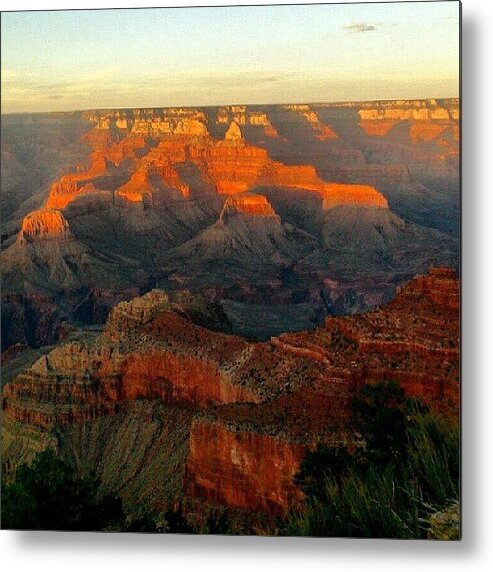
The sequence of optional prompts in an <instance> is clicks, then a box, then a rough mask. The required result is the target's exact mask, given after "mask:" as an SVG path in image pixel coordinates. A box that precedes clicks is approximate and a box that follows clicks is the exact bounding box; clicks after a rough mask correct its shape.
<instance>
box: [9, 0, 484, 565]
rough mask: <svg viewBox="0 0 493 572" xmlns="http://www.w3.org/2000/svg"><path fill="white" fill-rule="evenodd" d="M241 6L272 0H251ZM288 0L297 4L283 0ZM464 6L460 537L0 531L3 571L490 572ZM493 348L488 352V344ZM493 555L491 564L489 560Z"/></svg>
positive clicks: (471, 37) (479, 268) (479, 8)
mask: <svg viewBox="0 0 493 572" xmlns="http://www.w3.org/2000/svg"><path fill="white" fill-rule="evenodd" d="M230 3H231V2H227V1H224V0H214V1H213V2H207V1H204V0H202V1H201V0H195V1H189V2H187V1H183V0H181V1H180V0H172V1H169V0H168V1H167V2H163V1H153V0H146V1H143V2H139V3H136V2H135V0H104V1H103V0H100V1H99V2H97V1H94V0H92V1H91V0H90V1H86V2H81V1H74V0H64V1H63V0H49V1H47V0H38V2H36V1H35V0H31V1H28V0H2V3H1V9H2V10H20V9H59V8H97V7H137V6H139V5H140V6H149V7H150V6H160V7H164V6H166V5H168V6H189V5H195V6H198V5H203V6H207V5H212V4H213V5H229V4H230ZM237 3H241V4H268V3H269V2H265V1H262V0H258V1H256V2H252V1H248V0H243V1H242V2H237ZM284 3H286V4H288V3H290V4H296V3H297V2H296V1H289V0H285V2H284ZM492 6H493V3H491V2H486V1H485V0H464V3H463V61H462V64H463V65H462V72H463V267H462V276H463V398H464V403H463V467H464V468H463V503H464V509H463V510H464V515H463V516H464V522H463V524H464V529H463V537H464V538H463V541H462V542H460V543H430V542H428V543H426V542H416V541H378V540H369V541H357V540H332V539H276V538H275V539H268V538H258V537H245V538H237V537H200V536H196V537H186V536H148V535H103V534H83V533H80V534H74V533H34V532H31V533H29V532H28V533H20V532H8V531H1V532H0V559H1V565H2V568H3V570H6V571H10V570H12V571H15V572H17V571H20V572H23V571H24V570H26V571H31V572H39V571H44V570H47V571H48V570H49V571H50V572H62V571H63V572H67V570H69V571H70V572H78V571H81V572H82V571H83V572H89V571H92V570H111V571H115V572H123V571H126V570H129V571H138V572H140V571H144V570H148V569H149V570H150V569H157V570H162V571H163V572H164V571H165V570H169V571H173V572H174V571H184V572H187V571H189V570H190V571H192V570H196V571H198V572H207V571H209V570H211V571H214V572H219V571H222V570H224V571H226V570H227V571H230V572H241V571H243V570H245V571H248V572H256V571H257V570H274V571H276V572H277V571H281V570H282V572H295V571H296V572H298V571H300V572H301V571H303V572H304V571H305V570H310V571H311V570H318V569H321V568H322V567H323V569H324V570H327V566H329V567H330V569H332V570H335V571H337V572H339V571H341V572H342V571H343V572H346V571H352V570H355V571H356V570H358V572H371V571H373V570H376V571H378V572H387V571H389V572H390V571H392V572H396V570H398V571H399V572H410V571H413V572H415V571H416V570H419V571H420V572H421V570H432V571H435V570H446V571H447V572H455V571H460V572H469V571H474V572H476V571H482V570H491V569H493V564H492V563H493V550H492V545H493V537H492V536H493V505H492V490H493V471H492V457H493V442H492V437H493V433H492V431H491V419H492V418H493V395H492V393H493V376H492V375H489V374H490V370H491V366H492V363H493V362H492V360H491V359H490V352H491V350H490V343H491V341H492V340H493V336H492V332H493V313H492V307H493V274H492V272H491V260H492V246H493V243H492V229H493V222H492V221H493V170H492V169H491V167H490V165H491V163H492V159H491V155H492V142H493V125H492V117H493V97H492V95H493V94H492V92H491V91H492V90H491V83H492V79H491V78H492V75H493V74H492V67H491V60H490V58H491V54H493V46H492V38H493V31H492V24H491V19H490V16H491V7H492ZM488 350H489V351H488ZM488 561H489V562H490V564H489V565H488Z"/></svg>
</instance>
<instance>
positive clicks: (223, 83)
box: [1, 1, 459, 113]
mask: <svg viewBox="0 0 493 572" xmlns="http://www.w3.org/2000/svg"><path fill="white" fill-rule="evenodd" d="M1 24H2V26H1V50H2V51H1V69H2V77H1V80H2V93H1V98H2V113H12V112H32V111H69V110H76V109H91V108H103V107H166V106H174V105H177V106H178V105H179V106H185V105H192V106H200V105H220V104H234V103H251V104H255V103H263V104H265V103H287V102H315V101H341V100H366V99H406V98H408V99H413V98H427V97H457V96H458V93H459V2H456V1H444V2H402V3H397V2H396V3H380V4H378V3H375V4H332V5H330V4H328V5H305V6H303V5H299V6H293V5H291V6H258V7H254V6H245V7H233V8H224V7H220V8H177V9H138V10H77V11H76V10H69V11H58V12H56V11H43V12H2V21H1Z"/></svg>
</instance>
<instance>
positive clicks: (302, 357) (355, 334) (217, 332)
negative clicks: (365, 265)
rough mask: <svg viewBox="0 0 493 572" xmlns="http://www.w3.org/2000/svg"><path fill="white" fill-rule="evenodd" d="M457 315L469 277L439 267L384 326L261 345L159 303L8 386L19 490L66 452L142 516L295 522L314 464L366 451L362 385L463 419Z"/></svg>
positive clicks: (210, 311) (370, 324) (205, 312)
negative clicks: (242, 516)
mask: <svg viewBox="0 0 493 572" xmlns="http://www.w3.org/2000/svg"><path fill="white" fill-rule="evenodd" d="M458 303H459V281H458V279H457V277H456V274H455V272H454V271H453V270H452V269H450V268H438V267H437V268H432V269H431V271H430V273H428V274H426V275H422V276H417V277H415V278H414V279H412V280H411V281H410V282H408V283H407V284H406V285H404V286H403V287H400V288H399V289H398V291H397V292H396V295H395V297H394V299H393V300H392V301H391V302H389V303H388V304H386V305H383V306H380V307H378V308H376V309H375V310H373V311H370V312H367V313H364V314H360V315H354V316H347V317H331V316H329V317H327V318H326V320H325V323H324V325H322V326H320V327H318V328H315V329H313V330H308V331H300V332H296V333H286V334H281V335H279V336H275V337H272V338H271V339H270V340H269V341H267V342H249V341H246V340H245V339H243V338H241V337H239V336H236V335H234V334H232V333H226V330H227V329H228V327H230V326H229V324H228V320H227V316H226V314H225V313H224V312H222V311H221V308H220V307H219V306H217V305H214V304H212V305H211V303H210V302H207V301H206V299H205V298H200V297H199V298H197V296H196V295H193V294H191V293H189V292H180V293H173V294H169V293H167V292H165V291H162V290H152V291H151V292H149V293H147V294H145V295H143V296H140V297H137V298H133V299H132V300H131V301H129V302H121V303H120V304H118V305H117V306H115V307H114V308H113V309H112V310H111V312H110V313H109V317H108V320H107V322H106V324H105V326H104V329H103V330H102V331H101V333H100V334H99V335H97V336H96V337H93V338H92V339H91V340H81V341H78V342H67V343H65V344H61V345H59V346H57V347H55V348H54V349H53V350H52V351H51V352H49V353H48V354H46V355H43V356H42V357H40V358H39V359H38V360H37V361H36V362H35V363H34V364H33V365H32V366H30V367H28V368H27V369H25V370H24V371H23V372H22V373H20V374H19V375H17V376H16V377H15V378H14V379H13V380H12V381H11V382H9V383H8V384H7V385H5V387H4V388H3V428H2V431H3V433H2V447H3V451H2V462H3V467H4V475H6V476H7V477H6V478H8V475H11V474H12V472H13V471H14V470H15V468H16V467H17V466H18V464H19V463H20V462H23V461H26V460H29V459H30V458H32V456H33V455H34V454H35V453H36V452H37V451H39V450H42V449H43V448H46V447H52V448H54V449H55V450H56V451H58V453H59V455H60V456H61V457H62V458H65V459H68V460H69V461H70V462H71V463H72V464H74V465H75V466H76V467H77V468H78V470H80V471H81V472H82V473H84V472H85V471H86V472H87V471H89V470H91V471H96V473H97V474H98V476H99V477H100V478H101V479H102V482H103V485H104V486H105V487H107V488H108V489H112V490H116V491H118V492H119V494H121V496H122V498H123V499H124V502H125V503H126V505H127V506H128V507H129V510H130V511H134V512H135V513H138V512H139V510H143V507H145V509H146V510H147V511H150V512H151V513H152V514H156V513H158V512H159V511H161V510H164V509H165V507H166V506H169V505H170V504H172V503H176V502H177V501H178V500H179V501H180V502H183V503H185V505H186V503H187V502H188V503H189V506H191V507H193V506H195V507H196V506H197V503H199V506H207V505H212V506H218V505H219V506H225V507H229V508H230V509H233V510H238V511H244V512H246V513H249V514H252V513H253V514H258V513H265V514H282V513H284V512H285V511H286V510H288V509H289V508H290V507H293V506H295V505H296V503H297V502H299V501H300V499H301V498H302V493H301V491H300V490H299V489H298V488H297V486H296V485H295V483H294V480H293V477H294V475H295V474H296V472H297V471H298V470H299V468H300V463H301V460H302V458H303V455H304V453H305V452H306V451H307V450H312V449H313V448H315V447H316V446H317V445H318V444H320V443H325V444H336V443H350V442H351V439H355V437H354V436H352V435H351V433H350V431H349V426H348V424H347V420H348V419H349V416H350V411H351V400H352V397H353V396H354V394H355V392H356V391H357V390H358V388H359V387H361V386H362V385H363V384H368V383H370V384H371V383H374V382H376V381H379V380H384V379H392V380H397V381H399V382H400V384H401V386H402V387H403V389H404V390H405V392H406V394H407V395H408V396H411V397H418V398H420V399H421V400H422V401H423V403H425V404H427V405H428V406H429V407H430V408H432V409H434V410H436V411H437V412H438V413H439V414H441V415H445V416H455V415H457V413H458V407H459V316H458V312H457V309H458ZM204 323H211V324H215V326H214V329H209V328H206V327H204V325H203V324H204ZM201 324H202V325H201ZM121 439H124V443H122V442H121ZM149 451H152V456H150V455H149ZM86 453H87V454H86ZM120 463H121V466H122V467H124V470H123V471H121V472H120V471H114V470H113V471H112V470H110V468H111V467H113V468H114V467H117V466H119V464H120ZM146 478H147V479H150V481H149V482H147V483H146V481H145V479H146ZM137 497H138V501H137V500H136V498H137ZM190 510H193V509H192V508H191V509H190ZM195 510H196V508H195Z"/></svg>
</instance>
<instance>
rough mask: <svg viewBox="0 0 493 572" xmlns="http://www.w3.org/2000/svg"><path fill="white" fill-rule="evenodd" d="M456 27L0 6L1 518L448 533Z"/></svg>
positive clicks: (447, 10)
mask: <svg viewBox="0 0 493 572" xmlns="http://www.w3.org/2000/svg"><path fill="white" fill-rule="evenodd" d="M459 32H460V4H459V2H453V1H452V2H404V3H398V2H396V3H375V4H326V5H291V6H289V5H288V6H276V5H273V6H243V7H216V8H180V9H171V8H160V9H135V10H131V9H130V10H129V9H121V10H81V11H71V10H67V11H38V12H3V13H2V94H1V96H2V117H1V120H2V121H1V127H2V164H1V177H2V199H1V200H2V212H3V218H2V253H1V268H2V392H3V417H2V527H3V528H7V529H35V530H98V531H111V532H153V533H176V532H178V533H191V534H258V535H281V536H282V535H287V536H290V535H291V536H326V537H364V538H418V539H442V540H455V539H459V537H460V527H459V524H460V518H459V491H460V489H459V397H460V391H459V381H460V380H459V377H460V370H459V352H460V340H459V311H460V293H459V266H460V111H459V109H460V100H459ZM68 38H69V39H70V41H67V39H68Z"/></svg>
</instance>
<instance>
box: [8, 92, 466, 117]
mask: <svg viewBox="0 0 493 572" xmlns="http://www.w3.org/2000/svg"><path fill="white" fill-rule="evenodd" d="M432 99H435V100H447V99H448V100H450V99H460V94H459V95H451V96H429V97H409V98H406V97H396V98H383V99H338V100H318V101H301V100H300V101H285V102H279V103H245V102H241V103H219V104H213V105H212V104H208V105H180V104H171V105H143V106H135V105H132V106H126V107H125V106H120V107H85V108H82V109H67V110H65V111H56V110H51V111H8V112H3V111H2V112H1V113H0V115H43V114H62V113H83V112H87V111H117V110H131V109H170V108H174V107H180V108H211V107H232V106H236V105H244V106H249V107H259V106H265V105H269V106H276V105H322V104H333V105H336V104H343V103H351V104H358V103H379V102H391V101H429V100H432Z"/></svg>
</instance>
